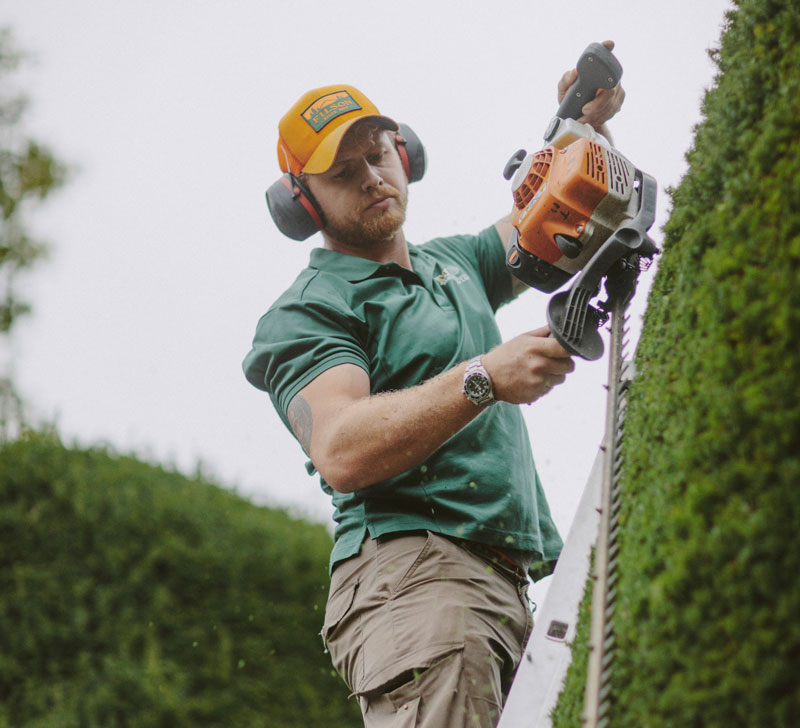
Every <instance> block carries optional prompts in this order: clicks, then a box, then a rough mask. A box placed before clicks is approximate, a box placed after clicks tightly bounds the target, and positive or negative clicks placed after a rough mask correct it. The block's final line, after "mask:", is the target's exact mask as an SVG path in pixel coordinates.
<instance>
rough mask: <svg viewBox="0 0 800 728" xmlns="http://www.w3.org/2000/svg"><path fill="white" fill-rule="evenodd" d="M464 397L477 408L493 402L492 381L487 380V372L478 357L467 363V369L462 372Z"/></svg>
mask: <svg viewBox="0 0 800 728" xmlns="http://www.w3.org/2000/svg"><path fill="white" fill-rule="evenodd" d="M464 396H465V397H466V398H467V399H468V400H469V401H470V402H472V404H475V405H478V406H479V407H483V406H484V405H487V404H492V402H494V401H495V399H494V392H492V380H491V379H490V378H489V372H487V371H486V369H485V367H484V366H483V363H482V362H481V357H480V356H476V357H475V358H474V359H470V360H469V361H468V362H467V368H466V369H465V370H464Z"/></svg>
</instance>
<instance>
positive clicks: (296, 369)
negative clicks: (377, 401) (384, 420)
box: [242, 298, 369, 421]
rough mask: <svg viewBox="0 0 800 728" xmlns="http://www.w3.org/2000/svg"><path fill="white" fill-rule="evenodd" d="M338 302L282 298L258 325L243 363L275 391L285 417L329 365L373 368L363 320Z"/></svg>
mask: <svg viewBox="0 0 800 728" xmlns="http://www.w3.org/2000/svg"><path fill="white" fill-rule="evenodd" d="M335 303H336V301H335V300H330V301H319V300H310V301H309V300H306V299H302V298H301V299H299V300H295V301H292V302H289V303H283V304H277V305H276V306H274V307H273V308H272V309H270V310H269V311H268V312H267V313H266V314H264V316H263V317H262V318H261V320H260V321H259V323H258V326H257V327H256V334H255V337H254V339H253V345H252V348H251V349H250V352H249V353H248V354H247V356H246V357H245V359H244V362H243V363H242V368H243V369H244V373H245V376H246V377H247V380H248V381H249V382H250V383H251V384H252V385H253V386H255V387H257V388H258V389H262V390H264V391H265V392H268V393H269V394H270V397H271V398H272V401H273V404H274V405H275V408H276V409H277V410H278V414H279V415H280V416H281V417H282V418H283V419H284V421H286V410H287V408H288V406H289V403H290V402H291V401H292V398H293V397H294V396H295V395H296V394H297V393H298V392H299V391H300V390H301V389H302V388H303V387H305V386H306V385H307V384H309V383H310V382H311V381H312V380H313V379H315V378H316V377H318V376H319V375H320V374H322V372H324V371H326V370H327V369H330V368H331V367H334V366H337V365H339V364H355V365H356V366H359V367H361V368H362V369H364V370H365V371H366V372H367V373H369V359H368V357H367V355H366V353H365V351H364V347H363V346H362V344H361V339H360V336H359V325H360V322H359V321H358V319H357V318H356V317H355V315H354V314H353V313H352V312H351V311H349V310H348V309H347V307H346V306H342V307H337V306H336V305H334V304H335Z"/></svg>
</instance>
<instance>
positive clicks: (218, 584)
mask: <svg viewBox="0 0 800 728" xmlns="http://www.w3.org/2000/svg"><path fill="white" fill-rule="evenodd" d="M330 546H331V539H330V536H329V535H328V533H327V531H326V530H325V528H324V527H323V526H319V525H311V524H309V523H306V522H304V521H301V520H294V519H292V518H290V517H289V516H287V515H286V514H285V513H284V512H282V511H279V510H272V509H269V508H263V507H256V506H254V505H252V504H250V503H248V502H246V501H245V500H243V499H241V498H239V497H237V496H236V495H234V494H232V493H230V492H228V491H225V490H223V489H221V488H219V487H216V486H213V485H211V484H208V483H206V482H202V481H200V480H197V479H195V480H192V479H187V478H185V477H183V476H181V475H179V474H176V473H174V472H167V471H165V470H163V469H160V468H157V467H154V466H151V465H147V464H144V463H142V462H139V461H137V460H135V459H133V458H129V457H118V456H115V455H112V454H111V453H109V452H106V451H103V450H99V449H89V450H79V449H69V448H66V447H64V446H63V445H62V444H61V443H60V442H59V441H58V439H57V438H55V437H54V436H51V435H44V434H31V435H28V436H26V437H24V438H23V439H21V440H20V441H17V442H13V443H8V444H5V445H4V446H3V447H2V448H0V565H1V566H0V624H2V627H3V629H2V631H0V726H2V727H13V728H34V727H35V728H92V727H97V728H115V727H120V728H121V727H123V726H124V727H133V726H142V727H147V728H153V727H155V726H163V727H164V728H177V727H181V726H187V727H188V726H192V727H195V726H226V727H230V726H233V727H237V726H248V727H250V726H267V725H268V726H275V727H278V728H280V727H286V726H293V727H295V726H296V727H300V726H303V727H305V726H309V725H325V726H341V727H344V726H355V725H358V724H359V717H358V716H359V713H358V709H357V706H355V705H354V704H353V703H352V701H347V699H346V689H345V688H344V686H343V685H342V684H341V682H340V680H339V678H338V677H336V676H335V675H332V672H331V667H330V663H329V661H328V658H327V656H326V655H324V654H323V650H322V644H321V641H320V639H319V637H318V632H319V629H320V623H321V619H322V614H323V612H324V606H325V598H326V595H327V586H328V576H327V559H328V554H329V550H330Z"/></svg>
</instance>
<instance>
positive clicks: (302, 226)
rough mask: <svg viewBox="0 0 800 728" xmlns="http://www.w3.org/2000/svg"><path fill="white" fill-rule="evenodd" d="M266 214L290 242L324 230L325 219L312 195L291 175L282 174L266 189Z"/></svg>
mask: <svg viewBox="0 0 800 728" xmlns="http://www.w3.org/2000/svg"><path fill="white" fill-rule="evenodd" d="M267 207H268V208H269V214H270V215H272V219H273V220H274V221H275V224H276V225H277V226H278V230H280V231H281V232H282V233H283V234H284V235H286V236H287V237H289V238H291V239H292V240H305V239H306V238H310V237H311V236H312V235H313V234H314V233H315V232H317V230H322V228H324V227H325V218H324V216H323V214H322V210H321V209H320V207H319V205H318V204H317V201H316V200H315V199H314V196H313V195H312V194H311V193H310V192H309V191H308V189H307V188H306V186H305V185H304V184H303V183H302V182H301V181H300V180H299V179H297V177H295V176H294V175H293V174H288V173H287V174H283V175H281V176H280V178H279V179H278V180H277V181H276V182H273V183H272V185H271V186H270V187H269V189H267Z"/></svg>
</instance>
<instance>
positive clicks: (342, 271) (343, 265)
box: [308, 243, 428, 283]
mask: <svg viewBox="0 0 800 728" xmlns="http://www.w3.org/2000/svg"><path fill="white" fill-rule="evenodd" d="M408 252H409V255H410V257H411V265H412V266H413V267H414V272H415V273H417V275H418V276H421V274H422V269H423V268H427V267H428V266H427V265H426V263H427V261H424V258H425V254H424V253H423V252H422V251H421V250H419V249H418V248H417V247H416V246H414V245H412V244H411V243H408ZM423 261H424V262H423ZM308 265H309V267H310V268H316V269H317V270H321V271H324V272H326V273H333V274H335V275H337V276H340V277H341V278H344V279H345V280H347V281H350V282H351V283H356V282H358V281H363V280H366V279H367V278H370V277H372V276H374V275H375V274H376V273H378V272H379V271H380V272H385V273H388V274H392V273H394V274H397V273H398V272H399V273H400V274H402V273H403V272H406V273H408V271H407V270H406V269H405V268H403V267H402V266H400V265H399V264H398V263H395V262H390V263H378V262H376V261H374V260H368V259H367V258H360V257H358V256H357V255H347V254H346V253H337V252H336V251H334V250H328V249H327V248H313V249H312V250H311V258H310V260H309V263H308Z"/></svg>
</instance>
